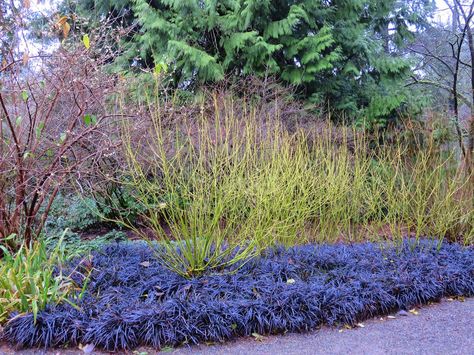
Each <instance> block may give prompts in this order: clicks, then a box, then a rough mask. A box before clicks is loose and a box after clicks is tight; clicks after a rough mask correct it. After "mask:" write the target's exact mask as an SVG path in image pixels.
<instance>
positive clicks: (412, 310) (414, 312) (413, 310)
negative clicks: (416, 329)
mask: <svg viewBox="0 0 474 355" xmlns="http://www.w3.org/2000/svg"><path fill="white" fill-rule="evenodd" d="M409 312H410V313H411V314H414V315H415V316H417V315H418V311H417V310H416V309H415V308H413V309H410V311H409Z"/></svg>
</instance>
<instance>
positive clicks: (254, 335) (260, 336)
mask: <svg viewBox="0 0 474 355" xmlns="http://www.w3.org/2000/svg"><path fill="white" fill-rule="evenodd" d="M252 336H253V337H254V338H255V340H256V341H263V339H265V337H264V336H263V335H260V334H258V333H252Z"/></svg>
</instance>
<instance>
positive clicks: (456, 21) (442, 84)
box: [411, 0, 474, 173]
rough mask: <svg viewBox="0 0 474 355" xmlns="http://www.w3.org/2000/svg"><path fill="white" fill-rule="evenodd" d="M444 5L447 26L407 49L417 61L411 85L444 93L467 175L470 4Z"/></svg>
mask: <svg viewBox="0 0 474 355" xmlns="http://www.w3.org/2000/svg"><path fill="white" fill-rule="evenodd" d="M444 3H445V5H446V7H447V9H448V10H449V12H450V23H433V24H432V25H431V26H430V28H429V29H428V30H427V31H426V32H425V33H424V34H423V35H420V36H418V38H417V41H416V42H415V43H414V44H413V46H412V47H411V51H412V52H414V53H415V54H417V55H419V58H420V63H419V66H418V70H417V71H416V72H415V73H414V75H412V79H413V83H415V84H423V85H429V86H431V87H434V88H436V89H439V90H442V91H444V92H445V94H444V97H447V99H448V105H449V110H450V111H451V113H452V116H453V122H454V124H455V127H456V133H457V139H458V144H459V147H460V150H461V152H462V155H463V157H464V159H465V165H466V167H467V172H468V173H471V172H472V155H473V149H474V118H473V117H474V67H473V63H474V43H473V33H472V24H473V21H474V20H473V18H474V3H472V2H462V1H459V0H454V1H450V0H445V1H444ZM441 97H443V95H442V94H441ZM463 105H464V106H465V107H467V109H468V111H469V113H468V117H467V119H466V121H465V122H461V117H460V116H461V113H460V112H461V107H462V106H463Z"/></svg>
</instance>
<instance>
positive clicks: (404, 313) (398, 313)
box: [397, 309, 409, 317]
mask: <svg viewBox="0 0 474 355" xmlns="http://www.w3.org/2000/svg"><path fill="white" fill-rule="evenodd" d="M408 315H409V314H408V312H407V311H404V310H403V309H402V310H401V311H398V312H397V316H402V317H407V316H408Z"/></svg>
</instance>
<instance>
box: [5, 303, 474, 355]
mask: <svg viewBox="0 0 474 355" xmlns="http://www.w3.org/2000/svg"><path fill="white" fill-rule="evenodd" d="M414 313H418V314H414ZM414 313H410V312H407V313H404V314H395V315H393V316H391V317H383V318H377V319H373V320H370V321H366V322H364V323H362V324H360V327H357V328H354V329H335V328H322V329H320V330H318V331H315V332H311V333H306V334H287V335H283V336H268V337H261V338H260V337H259V339H256V338H244V339H239V340H236V341H231V342H227V343H224V344H218V345H212V346H207V345H201V346H194V347H188V348H186V347H184V348H179V349H165V350H166V351H167V352H168V353H172V354H179V355H190V354H235V355H246V354H249V355H250V354H269V355H278V354H295V355H296V354H298V355H302V354H397V355H398V354H430V355H434V354H440V355H441V354H442V355H447V354H462V355H474V298H470V299H466V300H465V301H464V302H461V301H458V300H444V301H443V302H441V303H439V304H433V305H430V306H427V307H423V308H421V309H418V310H417V311H416V312H414ZM392 317H395V318H392ZM0 354H2V355H3V354H7V355H10V354H21V355H31V354H48V355H52V354H83V352H82V351H78V350H72V349H71V350H67V351H65V350H54V351H47V352H44V351H40V350H26V351H20V352H15V351H14V350H13V349H11V348H9V347H7V346H5V345H3V346H1V347H0ZM93 354H104V353H101V352H93ZM130 354H140V355H145V354H150V355H151V354H156V352H155V351H153V350H150V349H146V348H141V349H137V350H136V351H135V352H130Z"/></svg>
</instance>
